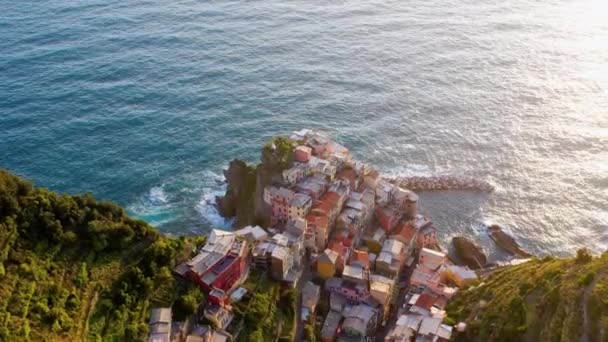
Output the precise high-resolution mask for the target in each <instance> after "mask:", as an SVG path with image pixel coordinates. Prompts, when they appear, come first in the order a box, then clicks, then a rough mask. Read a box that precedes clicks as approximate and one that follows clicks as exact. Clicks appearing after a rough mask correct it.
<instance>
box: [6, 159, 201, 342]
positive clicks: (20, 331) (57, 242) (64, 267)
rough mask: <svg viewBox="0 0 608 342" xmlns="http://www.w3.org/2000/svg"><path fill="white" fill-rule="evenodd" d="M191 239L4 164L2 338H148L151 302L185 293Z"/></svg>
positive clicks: (187, 303) (169, 300) (166, 301)
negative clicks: (179, 263) (39, 183)
mask: <svg viewBox="0 0 608 342" xmlns="http://www.w3.org/2000/svg"><path fill="white" fill-rule="evenodd" d="M191 248H192V246H191V245H189V242H188V241H187V240H185V239H170V238H167V237H164V236H162V235H161V234H159V233H158V232H157V231H156V230H154V229H153V228H152V227H150V226H148V225H147V224H146V223H145V222H143V221H139V220H134V219H131V218H129V217H128V216H127V215H126V213H125V211H124V210H123V209H121V208H120V207H118V206H116V205H114V204H112V203H107V202H99V201H96V200H95V199H94V198H93V197H92V196H91V195H88V194H85V195H79V196H69V195H60V194H56V193H53V192H51V191H48V190H46V189H37V188H34V187H33V186H32V184H31V183H29V182H28V181H25V180H23V179H20V178H18V177H16V176H14V175H12V174H10V173H9V172H7V171H4V170H0V341H85V340H88V341H140V340H144V339H145V337H146V335H147V329H148V327H147V320H148V317H149V312H150V308H151V307H153V306H157V305H158V306H160V305H169V304H171V303H172V302H173V301H174V300H175V299H176V297H178V296H179V295H180V287H178V284H177V282H176V281H175V280H174V278H173V277H172V275H171V267H172V266H173V265H174V262H175V260H176V259H180V258H185V257H187V256H188V254H189V250H191ZM190 292H191V291H190ZM188 296H189V297H184V298H185V300H184V298H182V297H178V299H179V301H178V303H182V304H185V305H181V307H186V309H185V310H186V311H188V310H190V311H191V310H192V305H191V302H194V303H195V304H196V303H197V302H196V299H194V300H192V298H190V297H192V296H193V295H192V294H191V293H189V294H188ZM178 307H180V305H178Z"/></svg>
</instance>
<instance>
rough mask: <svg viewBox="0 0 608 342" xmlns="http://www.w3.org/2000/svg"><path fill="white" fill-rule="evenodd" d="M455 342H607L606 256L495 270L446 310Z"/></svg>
mask: <svg viewBox="0 0 608 342" xmlns="http://www.w3.org/2000/svg"><path fill="white" fill-rule="evenodd" d="M448 317H449V318H448V319H447V320H448V321H451V322H459V321H465V322H466V323H467V324H468V327H467V330H466V332H465V333H460V334H458V335H456V337H455V339H456V340H459V341H579V340H580V339H581V337H585V336H586V337H588V338H589V341H602V342H606V341H608V252H607V253H604V254H603V255H601V256H599V257H591V255H590V254H589V253H588V252H587V251H584V250H581V251H579V252H578V254H577V257H576V258H573V259H554V258H545V259H542V260H539V259H533V260H532V261H530V262H527V263H524V264H521V265H518V266H511V267H506V268H503V269H499V270H497V271H496V272H494V273H493V274H491V275H490V276H489V277H488V278H485V279H483V281H482V282H481V283H480V284H479V285H477V286H476V287H473V288H471V289H468V290H465V291H463V292H462V293H461V294H459V295H458V296H457V297H456V298H455V299H454V300H453V301H452V302H450V304H449V305H448Z"/></svg>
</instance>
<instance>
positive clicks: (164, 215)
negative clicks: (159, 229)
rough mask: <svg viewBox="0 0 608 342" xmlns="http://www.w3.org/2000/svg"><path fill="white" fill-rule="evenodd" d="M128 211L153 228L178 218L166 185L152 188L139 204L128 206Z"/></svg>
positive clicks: (140, 199)
mask: <svg viewBox="0 0 608 342" xmlns="http://www.w3.org/2000/svg"><path fill="white" fill-rule="evenodd" d="M127 210H128V211H129V212H130V213H132V214H133V215H135V216H136V217H139V218H141V219H143V220H145V221H146V222H148V223H149V224H151V225H153V226H162V225H164V224H167V223H170V222H171V221H173V220H174V219H175V217H176V215H175V213H174V208H173V205H172V204H171V203H170V199H169V196H168V195H167V194H166V192H165V185H164V184H161V185H158V186H154V187H152V188H151V189H150V190H149V191H148V192H146V193H145V194H144V195H142V196H141V197H140V198H139V199H138V200H137V202H135V203H133V204H131V205H129V206H127Z"/></svg>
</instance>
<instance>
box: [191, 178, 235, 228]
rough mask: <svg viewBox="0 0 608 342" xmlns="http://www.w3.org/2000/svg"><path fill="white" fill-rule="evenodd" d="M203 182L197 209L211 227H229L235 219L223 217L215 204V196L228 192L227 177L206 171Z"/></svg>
mask: <svg viewBox="0 0 608 342" xmlns="http://www.w3.org/2000/svg"><path fill="white" fill-rule="evenodd" d="M202 182H203V184H202V185H203V186H202V189H201V192H202V194H201V195H200V197H199V200H198V203H197V204H196V211H197V212H198V214H199V215H200V217H201V218H202V219H203V221H204V222H205V223H207V224H208V225H210V226H211V228H224V229H229V228H230V227H231V226H232V222H233V220H232V219H227V218H225V217H222V215H220V213H219V211H218V209H217V205H216V204H215V197H216V196H222V195H224V193H225V192H226V187H227V186H228V185H227V184H226V179H225V178H224V176H223V175H221V174H219V173H214V172H212V171H206V172H205V177H204V178H203V180H202Z"/></svg>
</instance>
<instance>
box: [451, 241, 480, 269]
mask: <svg viewBox="0 0 608 342" xmlns="http://www.w3.org/2000/svg"><path fill="white" fill-rule="evenodd" d="M452 245H454V251H455V252H456V256H457V257H458V259H460V261H461V262H462V264H464V265H466V266H468V267H469V268H471V269H478V268H481V267H483V266H484V265H485V264H486V261H487V258H486V255H485V254H484V253H483V250H482V249H481V248H480V247H478V246H477V245H475V244H474V243H473V242H472V241H471V240H469V239H467V238H465V237H460V236H459V237H455V238H453V239H452Z"/></svg>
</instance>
